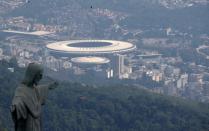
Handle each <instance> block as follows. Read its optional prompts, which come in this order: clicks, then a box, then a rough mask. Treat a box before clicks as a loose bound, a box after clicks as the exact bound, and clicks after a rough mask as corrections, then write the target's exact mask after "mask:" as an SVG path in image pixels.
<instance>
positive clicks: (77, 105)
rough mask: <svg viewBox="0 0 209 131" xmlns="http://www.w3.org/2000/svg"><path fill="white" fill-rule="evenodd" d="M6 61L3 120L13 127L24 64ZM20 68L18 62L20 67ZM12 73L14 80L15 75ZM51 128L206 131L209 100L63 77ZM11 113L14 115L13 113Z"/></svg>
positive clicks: (47, 113)
mask: <svg viewBox="0 0 209 131" xmlns="http://www.w3.org/2000/svg"><path fill="white" fill-rule="evenodd" d="M13 64H14V63H6V62H1V63H0V73H1V74H3V75H1V77H0V81H1V84H0V105H1V106H0V114H1V115H0V121H1V122H0V125H1V123H2V125H3V127H6V128H7V129H11V128H12V125H13V124H12V121H11V117H10V114H9V105H10V102H11V99H12V95H13V92H14V89H15V86H16V85H17V83H18V82H19V81H20V80H21V78H22V74H23V73H22V72H23V69H20V68H15V69H16V72H15V73H11V72H9V71H8V70H7V68H8V67H11V66H13ZM14 67H15V66H14ZM11 78H12V79H11ZM43 114H44V115H43V126H44V130H45V131H69V130H70V131H90V130H91V131H135V130H142V131H151V130H155V131H158V130H170V131H181V130H182V131H183V130H189V131H197V130H201V131H206V130H207V129H209V105H206V104H201V103H195V102H189V101H185V100H182V99H178V98H174V97H167V96H161V95H156V94H153V93H149V92H147V91H145V90H142V89H138V88H135V87H127V86H122V85H115V86H112V87H91V86H87V85H83V84H79V83H68V82H61V84H60V86H59V88H58V89H55V90H54V91H52V92H51V93H50V95H49V98H48V100H47V104H46V105H45V106H44V110H43ZM8 116H9V117H8Z"/></svg>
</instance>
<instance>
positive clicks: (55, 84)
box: [48, 81, 59, 90]
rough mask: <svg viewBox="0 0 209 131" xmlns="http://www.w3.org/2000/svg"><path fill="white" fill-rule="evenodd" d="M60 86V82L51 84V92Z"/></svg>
mask: <svg viewBox="0 0 209 131" xmlns="http://www.w3.org/2000/svg"><path fill="white" fill-rule="evenodd" d="M58 85H59V83H58V82H56V81H55V82H53V83H51V84H49V86H48V87H49V90H52V89H55V88H57V87H58Z"/></svg>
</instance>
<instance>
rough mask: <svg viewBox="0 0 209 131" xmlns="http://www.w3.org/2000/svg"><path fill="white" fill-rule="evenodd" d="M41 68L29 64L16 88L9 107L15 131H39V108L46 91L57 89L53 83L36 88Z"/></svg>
mask: <svg viewBox="0 0 209 131" xmlns="http://www.w3.org/2000/svg"><path fill="white" fill-rule="evenodd" d="M42 75H43V68H42V66H41V65H39V64H36V63H30V64H29V66H28V68H27V70H26V73H25V77H24V79H23V81H22V83H21V84H20V85H19V86H18V87H17V89H16V91H15V94H14V98H13V101H12V105H11V114H12V118H13V121H14V125H15V131H41V107H42V105H44V102H45V100H46V97H47V94H48V91H49V90H50V89H54V88H56V87H57V85H58V84H57V83H56V82H53V83H52V84H48V85H40V86H38V82H39V81H40V80H41V79H42Z"/></svg>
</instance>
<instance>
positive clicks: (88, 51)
mask: <svg viewBox="0 0 209 131" xmlns="http://www.w3.org/2000/svg"><path fill="white" fill-rule="evenodd" d="M208 13H209V1H208V0H130V1H125V0H109V1H105V0H1V1H0V63H1V64H0V65H1V66H0V73H1V75H2V76H0V79H1V81H13V83H14V84H13V85H10V84H11V83H10V82H8V83H4V82H2V86H0V99H1V98H2V99H3V100H6V102H3V101H1V100H0V106H1V105H2V106H1V108H2V109H1V108H0V114H2V113H4V112H6V111H7V112H9V109H8V106H9V100H11V96H12V94H13V93H14V89H15V87H16V86H17V85H18V83H20V81H21V79H22V78H23V74H24V73H23V72H24V71H25V69H26V68H27V67H28V65H29V64H30V63H32V62H35V63H39V64H41V65H42V66H43V68H44V77H43V81H41V82H43V83H44V82H48V81H50V80H56V81H58V82H59V83H61V84H60V86H61V87H63V88H61V89H60V91H59V89H56V91H55V93H52V95H51V96H49V97H50V98H53V99H50V100H49V101H50V102H49V103H50V104H51V105H50V104H49V106H47V108H46V110H47V111H49V112H53V111H54V112H55V114H57V119H59V120H57V121H56V122H55V121H54V123H58V125H57V130H61V128H60V127H62V126H63V127H64V130H66V131H67V130H70V129H71V130H75V131H77V130H88V129H90V130H95V131H96V130H107V131H111V130H124V131H127V130H135V129H136V130H137V129H138V130H140V129H141V130H152V129H154V127H156V129H157V130H162V129H166V130H188V129H190V128H188V127H187V126H189V125H190V124H191V123H192V122H193V121H192V120H191V123H187V124H185V125H187V126H186V127H185V128H183V127H181V126H180V124H177V123H175V122H174V123H172V122H171V123H172V124H173V125H172V124H171V125H172V126H168V127H162V128H160V126H158V125H161V124H162V123H161V121H160V120H159V121H160V122H159V121H158V120H157V117H156V119H155V117H154V116H155V115H156V114H158V113H156V114H155V113H153V121H154V122H153V123H155V124H156V123H157V124H158V125H155V124H153V123H152V124H153V125H152V126H150V128H149V124H150V123H149V124H148V125H146V123H145V124H144V125H143V124H142V123H143V122H144V121H146V120H145V119H143V120H142V119H141V121H140V120H139V119H137V118H135V117H134V116H132V115H133V114H132V115H131V114H129V115H127V116H126V115H124V114H125V113H124V114H122V115H121V114H120V115H118V116H114V115H115V112H117V111H116V110H117V109H119V107H117V102H116V101H114V100H115V99H117V100H118V99H119V100H120V101H123V100H124V99H125V100H124V101H123V102H124V103H127V104H128V105H127V108H126V106H125V107H123V106H121V109H124V110H126V109H128V108H129V106H130V105H129V102H130V101H131V102H133V103H134V104H136V103H137V102H135V100H136V98H137V96H141V97H142V96H143V95H142V94H143V92H144V91H145V92H146V93H148V94H147V96H149V97H146V95H145V96H143V98H144V99H143V100H144V101H143V100H142V101H141V102H142V103H146V99H148V98H149V99H151V100H150V101H152V100H153V99H152V96H153V98H156V99H157V100H156V101H158V99H159V101H160V102H162V101H163V100H162V99H161V96H163V97H165V100H171V103H172V102H174V105H175V103H178V104H179V101H180V104H179V107H181V105H184V104H182V103H181V102H185V103H189V104H190V102H191V103H193V102H194V103H195V104H194V105H195V106H194V107H196V106H197V107H201V106H199V105H198V104H200V105H201V104H202V105H203V107H202V108H203V112H205V111H206V112H207V111H209V108H208V107H209V106H208V103H209V28H208V27H209V15H208ZM5 70H6V71H5ZM4 75H5V76H4ZM6 76H10V77H14V80H10V79H9V77H6ZM7 79H8V80H7ZM7 86H8V87H9V86H10V87H11V88H9V91H5V87H7ZM68 87H69V88H68ZM76 87H77V88H76ZM119 87H120V88H119ZM57 90H58V91H57ZM64 90H68V93H67V91H64ZM122 90H124V92H122ZM91 91H92V93H90V92H91ZM112 91H113V92H112ZM78 92H79V93H78ZM82 92H84V93H82ZM111 92H112V93H113V94H112V93H111ZM121 92H122V93H121ZM136 92H139V94H137V93H136ZM76 93H78V94H76ZM94 93H95V94H96V95H95V94H94ZM97 93H98V94H97ZM114 93H115V94H117V95H119V96H117V95H115V94H114ZM123 93H124V94H123ZM126 93H127V94H126ZM146 93H145V94H146ZM149 93H150V94H149ZM62 94H63V95H62ZM69 94H71V96H68V95H69ZM107 94H108V95H107ZM91 95H92V96H91ZM100 95H101V96H100ZM106 95H107V96H106ZM132 95H133V96H132ZM113 96H115V97H113ZM72 97H73V98H72ZM103 97H104V101H105V102H106V103H105V102H104V103H103V104H104V107H105V105H108V104H109V105H108V107H109V108H108V109H107V110H111V111H113V112H114V113H113V114H114V115H113V116H112V117H111V115H110V114H111V113H110V112H111V111H109V112H108V111H107V112H108V113H107V114H108V115H106V116H105V115H104V114H103V113H102V112H103V111H104V110H105V109H103V105H101V106H99V107H98V109H97V108H96V106H95V105H94V104H93V105H92V107H91V102H90V103H88V102H89V101H91V100H92V101H93V102H95V103H97V102H98V103H100V102H101V101H100V100H103ZM6 98H9V100H7V99H6ZM123 98H124V99H123ZM172 98H173V99H174V100H173V101H172ZM63 99H64V101H63V102H61V101H62V100H63ZM65 99H67V100H69V102H68V101H67V100H66V101H65ZM108 99H111V100H110V101H109V102H110V103H111V104H112V105H110V103H108ZM112 99H114V100H112ZM163 99H164V98H163ZM126 100H127V101H128V102H127V101H126ZM54 101H57V102H60V103H59V104H58V105H56V106H52V103H53V102H54ZM78 101H79V102H78ZM86 101H88V102H87V104H86V105H85V102H86ZM148 101H149V100H148ZM156 101H154V102H153V103H155V104H156V103H157V102H156ZM76 102H78V103H76ZM82 102H83V103H82ZM150 103H152V102H150ZM168 103H169V102H168ZM68 104H69V105H68ZM82 104H84V105H83V106H82ZM88 104H89V105H88ZM157 104H158V103H157ZM166 104H167V103H166ZM178 104H177V105H178ZM67 105H68V106H67ZM77 105H78V106H77ZM136 105H140V104H136ZM151 105H152V104H151ZM50 106H51V108H50ZM146 106H147V107H149V105H146ZM158 106H159V108H157V109H159V110H160V109H161V107H162V103H161V104H159V105H156V107H158ZM186 106H188V108H187V107H185V109H190V108H191V109H193V105H186ZM169 107H170V106H168V109H169V110H168V112H169V111H170V108H169ZM175 107H177V108H178V106H175ZM68 108H69V109H68ZM100 108H101V109H100ZM182 108H183V107H182ZM52 109H54V110H52ZM55 109H57V112H56V111H55ZM74 109H75V110H76V111H75V112H76V113H78V114H79V111H78V110H80V112H82V113H83V114H82V115H81V118H78V114H76V113H75V112H73V110H74ZM85 109H86V110H90V111H92V110H93V111H92V112H96V113H95V114H96V115H95V116H94V115H93V116H91V115H89V114H91V113H89V112H88V113H86V112H85V111H84V110H85ZM130 109H132V106H130ZM166 109H167V108H166ZM58 110H59V111H58ZM150 110H151V111H150V112H153V110H152V108H151V109H150ZM176 110H178V109H176ZM176 110H175V111H176ZM196 110H197V112H198V111H199V108H194V111H196ZM68 111H69V114H70V115H69V114H68V115H66V122H64V123H65V124H66V123H68V122H69V121H68V120H69V119H70V120H71V121H70V122H69V123H71V124H69V125H68V124H66V125H65V124H64V125H62V124H61V121H62V120H61V119H62V118H61V116H59V115H58V113H60V112H62V113H63V114H65V113H66V112H68ZM77 111H78V112H77ZM100 111H101V112H100ZM134 111H136V112H137V111H139V110H137V109H135V108H134V109H133V112H134ZM175 111H174V112H175ZM201 111H202V110H201ZM201 111H200V112H201ZM124 112H126V113H127V112H128V111H127V110H126V111H124ZM133 112H132V113H133ZM182 112H184V111H182ZM182 112H181V113H182ZM185 112H187V111H185ZM85 113H86V114H85ZM137 113H139V112H137ZM163 113H165V112H163ZM66 114H67V113H66ZM93 114H94V113H93ZM145 114H146V113H145ZM151 114H152V113H151ZM165 114H166V113H165ZM47 115H49V114H47ZM47 115H46V116H44V120H48V119H49V118H51V119H52V118H53V119H55V118H56V115H53V116H51V117H50V115H49V116H47ZM96 116H99V117H97V118H98V122H101V123H102V122H103V125H105V127H101V126H100V125H102V124H101V123H97V124H95V123H96V122H95V121H94V120H96V119H97V118H96ZM173 116H175V115H173V114H172V115H171V117H170V116H169V119H167V118H166V120H168V121H169V122H170V121H171V120H170V118H171V119H172V118H173ZM203 116H204V118H201V119H198V120H200V121H202V120H203V119H206V123H203V125H204V126H203V125H201V124H202V123H201V122H199V123H198V124H199V125H198V124H197V125H198V126H196V127H194V128H191V130H195V129H200V130H201V129H202V130H208V129H209V124H208V122H209V116H208V113H206V114H204V115H203ZM91 117H92V119H91ZM119 117H124V121H117V120H118V119H119ZM129 117H130V118H129ZM161 117H162V116H160V118H161ZM87 118H88V120H89V119H91V120H92V121H91V122H92V123H91V124H90V125H89V127H88V124H87V123H85V121H87V120H86V119H87ZM99 118H101V119H99ZM126 118H127V119H126ZM132 118H133V119H132ZM143 118H146V119H148V118H149V120H150V119H151V118H152V117H149V115H148V116H146V117H143ZM184 118H185V119H186V116H185V117H183V118H182V119H184ZM195 118H196V117H195ZM75 119H76V120H75ZM121 119H123V118H121ZM74 120H75V121H74ZM100 120H101V121H100ZM131 120H133V121H132V122H130V121H131ZM137 120H139V122H138V123H141V124H137ZM110 121H111V122H112V124H110V123H109V122H110ZM142 121H143V122H142ZM174 121H175V120H174ZM176 121H178V120H176ZM182 121H184V120H182ZM82 122H84V123H83V125H82V124H81V123H82ZM94 122H95V123H94ZM178 122H179V121H178ZM7 123H11V118H8V117H7V118H4V117H0V130H1V125H2V130H3V129H4V130H5V131H7V130H8V131H9V130H11V129H12V124H7ZM72 123H74V125H73V124H72ZM104 123H105V124H104ZM122 123H125V124H124V127H123V126H122V125H123V124H122ZM79 124H80V125H81V126H79ZM131 124H133V125H131ZM139 125H140V126H139ZM168 125H169V124H168ZM175 126H176V128H175ZM54 127H55V125H53V124H52V123H50V122H46V125H45V126H44V129H45V130H47V131H48V130H56V129H55V128H54ZM94 127H95V128H94ZM139 127H140V128H139ZM141 127H144V128H141ZM157 127H158V128H157ZM172 127H173V128H172ZM69 128H70V129H69ZM57 130H56V131H57Z"/></svg>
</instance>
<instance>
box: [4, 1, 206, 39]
mask: <svg viewBox="0 0 209 131" xmlns="http://www.w3.org/2000/svg"><path fill="white" fill-rule="evenodd" d="M91 7H92V8H91ZM208 11H209V5H208V2H207V1H206V0H202V1H201V0H186V1H185V0H172V1H170V0H149V1H147V0H131V1H129V2H127V1H126V0H109V1H108V2H107V1H105V0H100V1H92V0H88V1H87V0H53V1H50V0H36V1H34V0H33V1H31V2H30V3H28V4H24V5H22V6H18V7H17V8H15V9H13V10H12V11H9V12H7V13H5V14H4V16H5V17H15V16H24V17H25V18H28V19H33V21H34V22H40V23H43V24H49V25H53V26H62V27H63V28H65V29H66V32H67V33H69V34H70V35H71V34H72V32H74V31H76V33H77V36H80V37H82V36H83V37H84V36H85V37H87V36H89V37H90V36H96V37H101V38H104V37H108V36H109V37H110V36H111V35H110V34H111V33H113V34H112V35H113V36H115V37H114V38H115V39H116V38H117V34H114V30H116V29H115V26H116V27H119V28H120V29H121V30H123V29H128V30H133V29H142V30H151V29H152V30H153V29H154V30H160V29H162V28H168V27H171V28H174V29H176V30H179V31H181V32H188V33H192V34H203V33H206V34H207V33H208V32H209V30H208V29H207V28H205V27H207V26H209V25H208V23H209V17H208ZM116 31H117V30H116ZM81 34H82V35H81ZM108 34H109V35H108Z"/></svg>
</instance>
